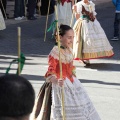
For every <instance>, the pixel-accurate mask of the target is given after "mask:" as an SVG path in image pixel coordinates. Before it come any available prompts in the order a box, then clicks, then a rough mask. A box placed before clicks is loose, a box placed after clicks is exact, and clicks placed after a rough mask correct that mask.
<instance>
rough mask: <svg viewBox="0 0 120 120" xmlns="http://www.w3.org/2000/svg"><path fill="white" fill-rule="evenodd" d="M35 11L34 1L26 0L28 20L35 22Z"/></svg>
mask: <svg viewBox="0 0 120 120" xmlns="http://www.w3.org/2000/svg"><path fill="white" fill-rule="evenodd" d="M35 9H36V0H28V20H36V19H37V18H36V17H35V16H34V14H35Z"/></svg>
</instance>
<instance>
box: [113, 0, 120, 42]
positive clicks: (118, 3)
mask: <svg viewBox="0 0 120 120" xmlns="http://www.w3.org/2000/svg"><path fill="white" fill-rule="evenodd" d="M112 2H113V4H114V6H115V8H116V11H115V20H114V37H113V38H112V39H111V40H113V41H117V40H119V24H120V0H112Z"/></svg>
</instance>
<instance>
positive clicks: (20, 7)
mask: <svg viewBox="0 0 120 120" xmlns="http://www.w3.org/2000/svg"><path fill="white" fill-rule="evenodd" d="M24 17H25V5H24V0H15V9H14V18H15V20H22V19H24Z"/></svg>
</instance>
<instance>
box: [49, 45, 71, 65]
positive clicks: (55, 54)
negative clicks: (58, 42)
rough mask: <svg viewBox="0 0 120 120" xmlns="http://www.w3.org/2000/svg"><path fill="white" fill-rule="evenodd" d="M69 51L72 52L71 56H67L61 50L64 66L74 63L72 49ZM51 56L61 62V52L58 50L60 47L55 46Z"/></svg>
mask: <svg viewBox="0 0 120 120" xmlns="http://www.w3.org/2000/svg"><path fill="white" fill-rule="evenodd" d="M69 50H70V52H71V54H67V53H66V52H65V50H64V49H61V51H60V53H61V61H62V63H64V64H66V63H70V62H72V61H73V54H72V49H71V48H70V49H69ZM49 55H50V56H52V57H53V58H55V59H57V60H59V50H58V47H57V46H55V47H54V48H53V49H52V51H51V52H50V54H49Z"/></svg>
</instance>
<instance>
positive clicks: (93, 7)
mask: <svg viewBox="0 0 120 120" xmlns="http://www.w3.org/2000/svg"><path fill="white" fill-rule="evenodd" d="M91 7H92V11H93V15H94V16H96V15H97V13H96V12H95V4H94V3H93V2H92V4H91Z"/></svg>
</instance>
